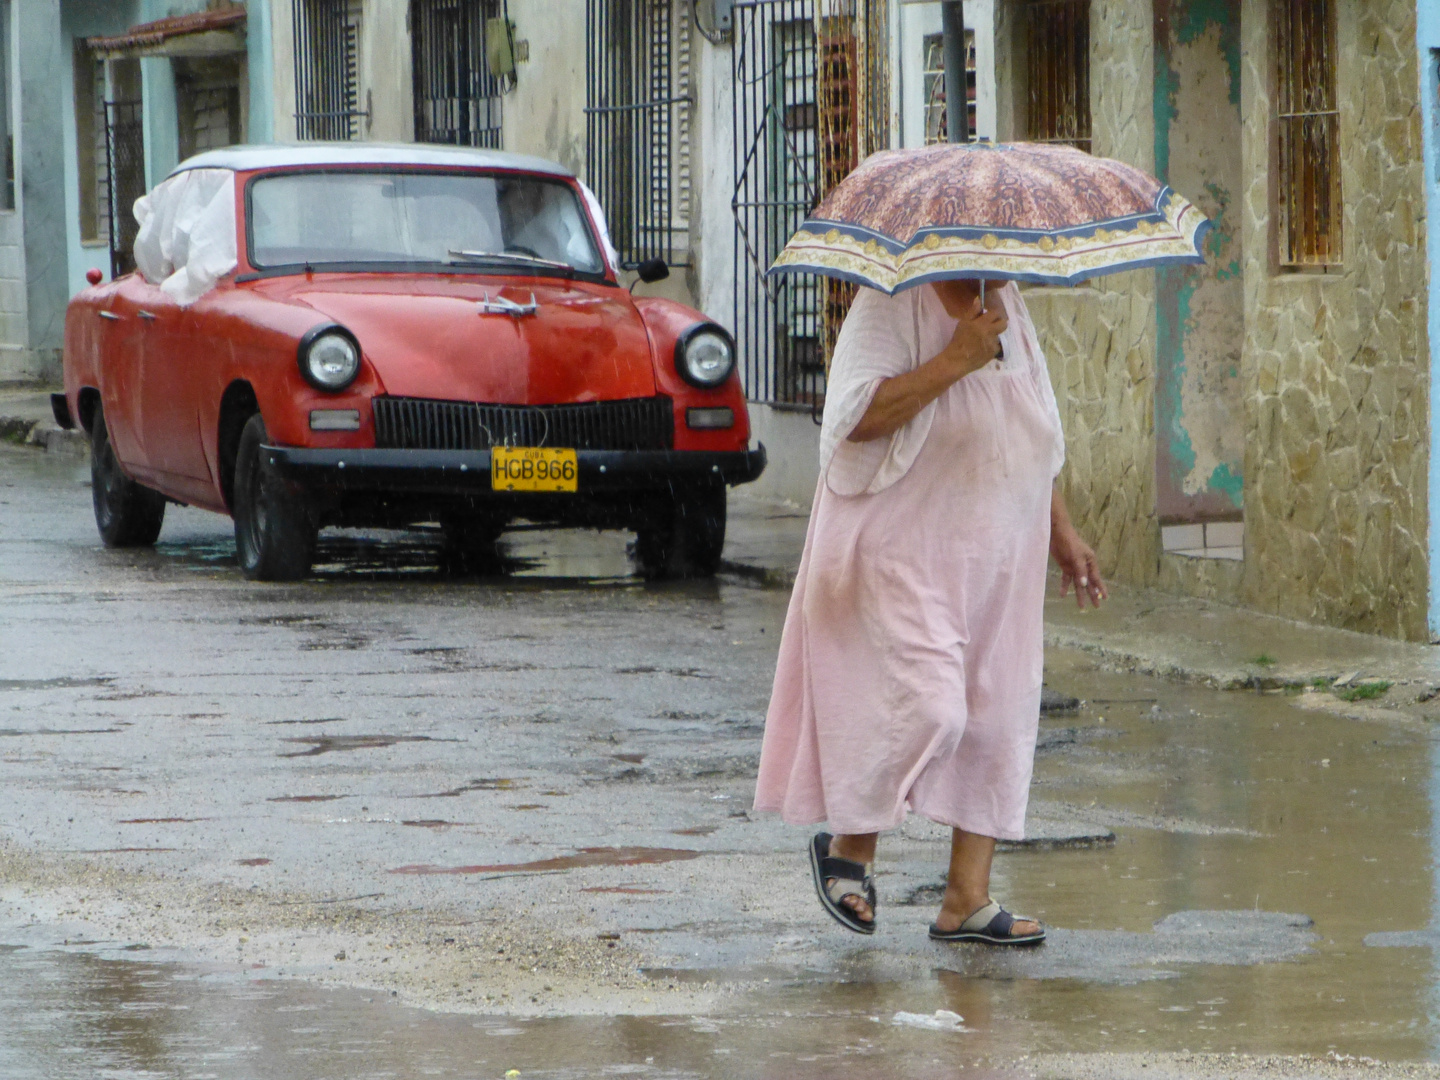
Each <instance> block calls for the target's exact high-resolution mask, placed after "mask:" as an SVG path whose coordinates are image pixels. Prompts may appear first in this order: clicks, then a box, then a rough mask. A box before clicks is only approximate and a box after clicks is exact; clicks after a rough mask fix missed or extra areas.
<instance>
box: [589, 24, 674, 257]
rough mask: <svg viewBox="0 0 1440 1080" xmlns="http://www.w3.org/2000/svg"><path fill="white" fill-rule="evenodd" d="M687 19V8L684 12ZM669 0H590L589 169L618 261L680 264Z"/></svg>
mask: <svg viewBox="0 0 1440 1080" xmlns="http://www.w3.org/2000/svg"><path fill="white" fill-rule="evenodd" d="M681 15H682V16H686V13H685V12H684V11H683V10H682V12H681ZM674 17H675V12H674V5H673V2H672V0H587V3H586V5H585V38H586V42H587V45H586V48H587V56H586V64H585V78H586V85H585V120H586V123H585V129H586V150H585V169H586V174H587V177H588V179H589V181H590V185H591V186H592V187H593V188H594V189H595V194H596V195H597V196H598V197H599V199H600V205H601V206H603V207H605V211H606V214H607V215H608V216H609V219H610V220H609V224H610V238H611V241H612V242H613V243H614V245H615V249H616V251H618V252H619V253H620V265H621V266H623V267H627V268H633V267H635V266H636V265H637V264H639V263H640V262H642V261H644V260H645V259H664V260H665V261H666V262H667V263H672V264H673V263H674V262H675V252H676V248H677V244H676V239H677V234H678V233H680V232H681V231H683V230H682V226H681V225H680V224H679V223H678V222H677V220H676V213H675V211H676V209H677V208H676V206H675V202H676V200H675V190H676V176H675V146H674V144H673V140H672V135H673V133H674V129H675V127H676V126H677V125H676V120H677V110H682V109H684V108H686V107H687V106H688V105H689V104H690V98H689V96H688V94H687V93H685V92H683V91H685V90H686V89H688V88H686V87H683V86H682V87H681V88H680V90H681V91H682V92H677V89H676V85H675V84H676V78H675V75H676V72H675V68H676V66H677V65H676V58H675V56H674V55H673V50H672V45H673V42H672V36H673V35H672V30H673V27H674V23H673V20H674Z"/></svg>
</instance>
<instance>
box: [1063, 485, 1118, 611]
mask: <svg viewBox="0 0 1440 1080" xmlns="http://www.w3.org/2000/svg"><path fill="white" fill-rule="evenodd" d="M1050 557H1051V558H1052V559H1054V560H1055V564H1056V565H1057V566H1059V567H1060V595H1061V596H1066V595H1067V594H1068V593H1069V592H1070V590H1071V589H1072V588H1073V589H1074V590H1075V603H1076V605H1078V606H1079V607H1080V608H1081V610H1084V608H1085V601H1086V599H1087V598H1088V599H1089V601H1090V605H1091V606H1092V607H1099V606H1100V601H1102V600H1105V599H1108V597H1109V595H1110V594H1109V592H1108V591H1107V590H1106V588H1105V582H1104V581H1103V580H1101V577H1100V563H1099V561H1098V560H1097V559H1096V558H1095V551H1094V549H1093V548H1091V547H1090V545H1089V544H1087V543H1085V541H1084V540H1082V539H1081V538H1080V534H1079V533H1078V532H1076V530H1075V526H1074V525H1072V524H1071V522H1070V511H1069V510H1068V509H1067V508H1066V506H1065V499H1064V497H1063V496H1062V495H1061V494H1060V489H1059V488H1058V487H1057V488H1055V489H1054V490H1053V491H1052V493H1051V495H1050Z"/></svg>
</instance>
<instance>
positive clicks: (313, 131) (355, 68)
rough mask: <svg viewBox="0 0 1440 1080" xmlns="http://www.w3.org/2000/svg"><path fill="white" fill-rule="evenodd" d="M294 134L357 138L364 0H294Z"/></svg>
mask: <svg viewBox="0 0 1440 1080" xmlns="http://www.w3.org/2000/svg"><path fill="white" fill-rule="evenodd" d="M294 4H295V8H294V14H295V20H294V29H295V136H296V138H299V139H347V140H348V139H353V138H355V137H356V136H357V135H358V134H359V121H360V119H361V118H362V117H368V116H369V115H370V114H369V112H368V111H365V110H362V109H361V108H360V68H359V63H360V0H294Z"/></svg>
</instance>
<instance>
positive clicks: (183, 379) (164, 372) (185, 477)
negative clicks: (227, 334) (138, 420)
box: [135, 284, 210, 486]
mask: <svg viewBox="0 0 1440 1080" xmlns="http://www.w3.org/2000/svg"><path fill="white" fill-rule="evenodd" d="M139 299H140V304H139V306H138V308H137V310H136V313H135V314H136V319H137V321H138V322H139V323H140V324H141V326H142V328H143V329H142V331H141V336H142V349H141V353H142V359H141V377H140V399H141V411H142V413H143V415H144V417H145V437H146V442H145V448H146V453H147V456H148V458H149V461H150V464H151V466H152V467H154V468H156V469H158V470H160V471H161V472H164V473H165V474H166V475H167V476H168V477H170V478H171V479H172V482H174V483H176V484H178V485H180V486H186V484H187V482H189V481H195V480H203V481H208V480H209V477H210V469H209V466H208V465H207V463H206V461H205V453H204V450H203V448H202V446H201V441H200V418H199V402H198V401H197V400H196V387H197V385H198V383H199V382H200V377H201V375H202V373H203V372H202V369H203V367H204V365H205V364H206V361H207V359H208V357H207V356H206V355H204V348H203V341H202V340H200V338H199V335H197V334H196V333H195V332H194V323H195V312H194V310H193V309H192V308H188V307H182V306H181V305H180V304H178V303H176V302H175V300H174V299H173V298H172V297H171V296H170V295H169V294H167V293H165V292H163V291H162V290H160V289H159V288H157V287H156V286H153V285H148V284H147V285H146V287H145V289H144V291H143V294H142V295H141V296H140V297H139Z"/></svg>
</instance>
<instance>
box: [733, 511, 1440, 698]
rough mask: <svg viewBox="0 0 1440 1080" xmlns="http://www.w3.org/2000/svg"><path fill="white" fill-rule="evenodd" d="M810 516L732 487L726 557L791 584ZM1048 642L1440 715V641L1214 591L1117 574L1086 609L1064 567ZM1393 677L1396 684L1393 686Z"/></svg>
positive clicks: (1123, 663) (1154, 666)
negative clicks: (1409, 638)
mask: <svg viewBox="0 0 1440 1080" xmlns="http://www.w3.org/2000/svg"><path fill="white" fill-rule="evenodd" d="M807 521H808V514H806V512H805V511H803V510H800V509H797V508H793V507H786V506H783V505H775V504H769V503H764V502H761V501H759V500H753V499H748V498H747V497H746V496H745V494H744V491H743V489H742V490H740V491H737V492H736V493H734V494H732V496H731V499H730V529H729V537H728V540H727V544H726V549H725V556H726V569H727V570H728V571H730V572H731V573H734V574H737V575H739V576H742V577H744V578H746V579H747V580H751V581H754V582H755V583H756V584H759V585H762V586H766V587H772V588H789V587H790V585H791V584H792V583H793V581H794V575H795V570H796V568H797V567H798V566H799V563H800V552H801V550H802V549H803V548H804V544H805V527H806V523H807ZM1045 643H1046V645H1048V646H1051V647H1055V648H1072V649H1080V650H1082V651H1084V652H1088V653H1091V654H1093V655H1095V656H1097V657H1099V658H1101V659H1102V660H1103V661H1104V662H1105V663H1106V665H1107V666H1111V667H1113V668H1116V669H1117V670H1122V671H1134V672H1137V673H1141V674H1148V675H1159V676H1163V677H1166V678H1173V679H1181V680H1184V681H1186V682H1195V683H1201V684H1204V685H1208V686H1213V687H1216V688H1218V689H1227V690H1240V689H1243V690H1259V691H1268V692H1278V693H1285V692H1288V693H1303V692H1306V691H1312V692H1313V691H1320V692H1321V693H1319V694H1317V695H1316V699H1317V700H1316V702H1315V704H1317V705H1320V704H1322V703H1323V704H1324V705H1326V706H1327V707H1333V708H1335V709H1338V710H1340V711H1344V712H1346V713H1349V714H1353V715H1359V716H1366V717H1374V716H1376V715H1378V714H1379V713H1382V712H1384V711H1386V710H1391V711H1393V710H1395V709H1407V710H1409V711H1410V712H1411V713H1414V714H1417V715H1420V716H1424V717H1427V718H1428V715H1429V713H1430V712H1433V713H1434V715H1435V717H1436V719H1440V696H1437V695H1436V693H1435V691H1436V689H1437V688H1440V648H1437V647H1436V646H1432V645H1421V644H1414V643H1410V642H1402V641H1394V640H1391V639H1389V638H1382V637H1376V636H1373V635H1370V634H1359V633H1354V632H1352V631H1348V630H1337V629H1334V628H1332V627H1328V626H1315V625H1311V624H1308V623H1300V622H1294V621H1292V620H1290V619H1283V618H1280V617H1278V616H1275V615H1266V614H1264V613H1262V612H1258V611H1252V610H1249V609H1245V608H1236V607H1229V606H1227V605H1224V604H1219V603H1216V602H1214V601H1210V600H1198V599H1195V598H1193V597H1186V596H1173V595H1170V594H1168V593H1162V592H1157V591H1155V590H1151V589H1142V588H1134V587H1131V586H1127V585H1123V584H1117V585H1112V586H1111V587H1110V600H1109V602H1108V603H1106V604H1105V606H1104V607H1103V608H1101V609H1100V610H1098V611H1096V610H1093V609H1091V610H1086V611H1083V612H1082V611H1080V610H1078V609H1077V608H1076V606H1075V602H1074V600H1073V599H1070V598H1067V599H1064V600H1062V599H1060V596H1059V577H1058V575H1056V574H1054V573H1053V572H1052V574H1051V583H1050V591H1049V596H1048V599H1047V600H1046V605H1045ZM1381 683H1390V684H1392V685H1391V687H1390V688H1389V689H1388V690H1385V691H1381V690H1380V689H1379V686H1378V684H1381ZM1347 699H1349V700H1347ZM1432 699H1433V705H1432V704H1431V700H1432ZM1307 703H1308V702H1307Z"/></svg>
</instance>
